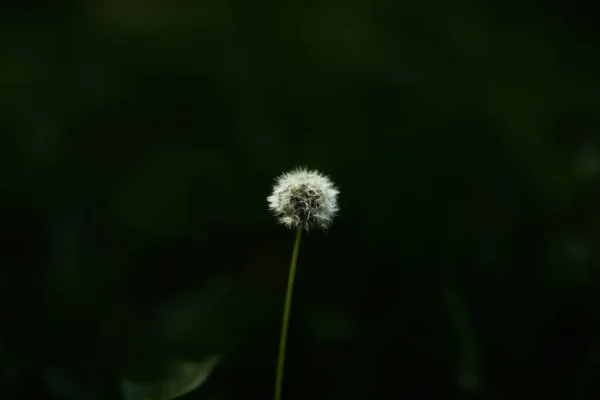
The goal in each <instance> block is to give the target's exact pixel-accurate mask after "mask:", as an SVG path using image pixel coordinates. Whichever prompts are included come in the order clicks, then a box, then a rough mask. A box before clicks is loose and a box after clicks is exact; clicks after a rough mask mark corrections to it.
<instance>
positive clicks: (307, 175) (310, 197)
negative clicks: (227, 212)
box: [267, 168, 339, 230]
mask: <svg viewBox="0 0 600 400" xmlns="http://www.w3.org/2000/svg"><path fill="white" fill-rule="evenodd" d="M338 193H339V191H338V190H337V188H336V187H335V186H334V185H333V183H332V182H331V180H329V178H328V177H327V176H325V175H322V174H321V173H319V172H317V171H308V170H306V169H301V168H298V169H296V170H294V171H292V172H289V173H285V174H283V175H281V176H280V177H279V178H277V184H276V185H275V188H274V189H273V194H272V195H271V196H269V197H268V198H267V200H268V202H269V208H270V209H271V210H272V211H273V212H274V213H275V216H276V217H277V219H278V220H279V222H280V223H282V224H284V225H286V226H287V227H288V228H305V229H306V230H308V229H309V228H311V227H313V226H317V227H320V228H322V229H327V227H329V225H330V224H331V220H332V218H333V217H334V216H335V214H336V213H337V211H338V206H337V195H338Z"/></svg>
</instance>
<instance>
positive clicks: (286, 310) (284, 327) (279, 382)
mask: <svg viewBox="0 0 600 400" xmlns="http://www.w3.org/2000/svg"><path fill="white" fill-rule="evenodd" d="M301 237H302V226H300V227H299V228H298V231H297V232H296V241H295V243H294V251H293V253H292V262H291V263H290V273H289V276H288V283H287V291H286V294H285V305H284V307H283V323H282V324H281V338H280V339H279V357H278V360H277V379H276V381H275V400H281V388H282V386H283V364H284V363H285V345H286V342H287V332H288V325H289V322H290V309H291V307H292V291H293V289H294V277H295V275H296V263H297V262H298V251H299V250H300V238H301Z"/></svg>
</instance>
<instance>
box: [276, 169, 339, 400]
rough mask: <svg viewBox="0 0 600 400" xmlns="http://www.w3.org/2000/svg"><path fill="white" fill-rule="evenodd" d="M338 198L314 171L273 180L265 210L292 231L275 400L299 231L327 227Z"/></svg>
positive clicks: (300, 171) (280, 378) (279, 386)
mask: <svg viewBox="0 0 600 400" xmlns="http://www.w3.org/2000/svg"><path fill="white" fill-rule="evenodd" d="M338 194H339V190H338V189H337V188H336V187H335V186H334V184H333V183H332V182H331V180H330V179H329V178H328V177H327V176H325V175H323V174H321V173H319V172H317V171H308V170H306V169H304V168H297V169H295V170H293V171H292V172H288V173H285V174H283V175H281V176H280V177H279V178H277V182H276V184H275V187H274V188H273V194H271V195H270V196H269V197H267V201H268V203H269V208H270V209H271V211H273V213H274V214H275V216H276V217H277V220H278V221H279V222H280V223H281V224H283V225H285V226H287V227H288V228H292V229H296V240H295V243H294V250H293V252H292V261H291V263H290V272H289V276H288V284H287V291H286V296H285V305H284V308H283V322H282V326H281V338H280V342H279V356H278V361H277V374H276V381H275V400H281V389H282V385H283V365H284V362H285V348H286V341H287V331H288V325H289V319H290V308H291V305H292V289H293V287H294V277H295V275H296V263H297V261H298V251H299V250H300V239H301V237H302V231H303V230H306V231H308V230H309V229H310V228H312V227H319V228H321V229H327V228H328V227H329V225H330V224H331V221H332V219H333V217H334V216H335V215H336V214H337V212H338V210H339V208H338V205H337V196H338Z"/></svg>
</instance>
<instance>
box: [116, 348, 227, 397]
mask: <svg viewBox="0 0 600 400" xmlns="http://www.w3.org/2000/svg"><path fill="white" fill-rule="evenodd" d="M220 358H221V356H212V357H209V358H207V359H205V360H203V361H200V362H189V361H183V362H171V363H169V364H168V365H167V377H166V378H165V379H163V380H159V381H156V382H143V383H136V382H133V381H130V380H129V379H127V378H125V377H123V379H122V382H121V389H122V392H123V396H124V397H125V400H146V399H148V400H171V399H175V398H177V397H180V396H183V395H185V394H187V393H189V392H191V391H192V390H194V389H196V388H197V387H199V386H200V385H201V384H203V383H204V382H205V381H206V379H207V378H208V377H209V375H210V373H211V372H212V370H213V369H214V367H215V366H216V365H217V363H218V362H219V360H220Z"/></svg>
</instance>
